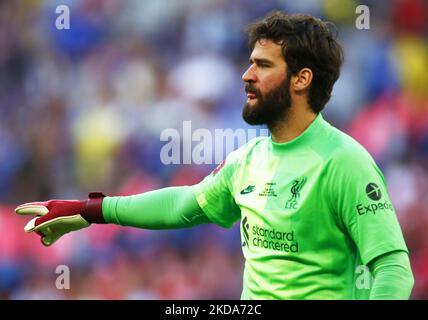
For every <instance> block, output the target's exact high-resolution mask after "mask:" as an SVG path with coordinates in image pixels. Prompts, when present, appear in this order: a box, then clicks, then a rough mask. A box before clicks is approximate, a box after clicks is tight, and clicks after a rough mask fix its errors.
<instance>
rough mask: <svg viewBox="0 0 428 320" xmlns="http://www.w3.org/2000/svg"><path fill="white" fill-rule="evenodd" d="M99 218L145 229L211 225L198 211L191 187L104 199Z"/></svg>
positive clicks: (171, 188)
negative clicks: (101, 215)
mask: <svg viewBox="0 0 428 320" xmlns="http://www.w3.org/2000/svg"><path fill="white" fill-rule="evenodd" d="M102 214H103V217H104V219H105V221H106V222H107V223H114V224H119V225H123V226H132V227H138V228H145V229H177V228H187V227H192V226H195V225H198V224H202V223H209V222H211V221H210V220H209V219H208V217H207V216H206V215H205V213H204V212H203V211H202V209H201V208H200V207H199V205H198V202H197V201H196V197H195V194H194V192H193V187H192V186H190V187H189V186H183V187H169V188H164V189H159V190H155V191H150V192H146V193H142V194H138V195H133V196H128V197H106V198H104V201H103V203H102Z"/></svg>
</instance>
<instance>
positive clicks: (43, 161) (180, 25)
mask: <svg viewBox="0 0 428 320" xmlns="http://www.w3.org/2000/svg"><path fill="white" fill-rule="evenodd" d="M60 4H66V5H68V6H69V7H70V10H71V29H70V30H57V29H56V28H55V19H56V17H57V16H58V15H56V14H55V8H56V6H57V5H60ZM358 4H366V5H368V6H369V8H370V14H371V17H370V18H371V20H370V27H371V29H370V30H357V29H356V28H355V19H356V17H357V15H356V14H355V8H356V6H357V5H358ZM272 9H282V10H285V11H288V12H305V13H310V14H314V15H316V16H318V17H321V18H324V19H327V20H331V21H333V22H335V24H336V25H337V27H338V29H339V33H340V36H339V39H340V41H341V42H342V44H343V45H344V48H345V54H346V62H345V64H344V67H343V69H342V74H341V77H340V79H339V81H338V82H337V84H336V86H335V88H334V92H333V94H334V96H333V98H332V100H331V102H330V103H329V104H328V105H327V107H326V109H325V111H324V116H325V118H327V120H329V121H330V122H331V123H333V124H334V125H335V126H337V127H339V128H340V129H342V130H344V131H346V132H347V133H349V134H351V135H352V136H353V137H354V138H356V139H357V140H358V141H359V142H361V143H362V144H363V145H364V146H365V147H366V148H367V149H368V150H369V152H370V153H371V154H372V155H373V156H374V158H375V160H376V161H377V163H378V164H379V166H380V167H381V169H382V170H383V172H384V173H385V176H386V180H387V185H388V190H389V192H390V196H391V198H392V202H393V204H394V206H395V208H396V210H397V215H398V218H399V220H400V222H401V226H402V229H403V231H404V234H405V238H406V241H407V244H408V247H409V248H410V251H411V263H412V268H413V272H414V275H415V280H416V284H415V287H414V290H413V294H412V298H413V299H427V298H428V237H427V236H426V234H427V230H428V27H427V22H426V21H427V20H428V4H427V1H422V0H393V1H365V2H358V1H354V0H340V1H339V0H326V1H316V0H300V1H280V0H278V1H258V0H237V1H223V0H220V1H219V0H215V1H214V0H212V1H211V0H203V1H202V0H179V1H178V0H177V1H166V0H162V1H152V0H147V1H141V0H131V1H117V0H85V1H83V0H82V1H65V0H64V1H31V0H28V1H27V0H25V1H24V0H21V1H1V2H0V17H1V18H0V26H1V27H0V114H1V116H0V298H2V299H88V298H89V299H92V298H96V299H198V298H199V299H209V298H213V299H219V298H224V299H233V298H239V295H240V291H241V286H242V268H243V261H242V255H241V248H240V238H239V230H238V225H235V226H234V227H233V228H232V229H231V230H224V229H221V228H219V227H217V226H214V225H206V226H200V227H197V228H194V229H186V230H174V231H146V230H139V229H132V228H122V227H118V226H110V225H108V226H92V227H91V228H88V229H85V230H82V231H80V232H76V233H74V234H71V235H67V236H66V237H64V238H63V239H61V240H60V241H58V243H57V244H56V245H54V246H53V247H50V248H44V247H43V246H42V245H41V244H40V243H39V240H38V237H37V236H36V235H32V234H25V233H24V232H23V227H24V225H25V223H26V221H27V220H28V219H27V218H23V217H17V216H16V215H15V214H14V213H13V208H14V207H15V206H16V205H17V204H20V203H23V202H28V201H34V200H44V199H51V198H63V199H75V198H78V199H83V198H84V197H85V196H86V193H87V192H88V191H92V190H102V191H104V192H106V193H108V194H111V195H119V194H121V195H127V194H133V193H139V192H144V191H148V190H151V189H154V188H160V187H164V186H171V185H182V184H192V183H196V182H198V181H199V180H201V179H202V178H203V177H204V176H205V175H206V174H208V173H209V172H210V171H211V170H212V169H213V167H214V166H215V164H213V165H204V166H201V165H164V164H162V163H161V161H160V159H159V151H160V148H161V147H162V146H163V145H164V144H165V142H161V141H160V139H159V136H160V133H161V131H162V130H164V129H166V128H177V130H179V131H180V132H181V127H182V121H183V120H191V121H192V128H194V129H196V128H209V129H210V130H213V129H215V128H232V129H236V128H247V127H246V126H245V125H244V122H243V121H242V120H241V115H240V114H241V109H242V105H243V103H244V100H245V94H244V90H243V84H242V81H241V75H242V73H243V72H244V70H245V69H246V67H247V66H248V54H249V52H248V49H247V45H246V37H245V34H244V33H243V28H244V26H245V25H246V24H247V23H248V22H250V21H252V20H254V19H258V18H260V17H261V16H263V15H264V14H266V13H267V12H268V11H270V10H272ZM58 265H67V266H69V267H70V270H71V283H70V286H71V288H70V290H56V289H55V279H56V277H57V274H55V268H56V266H58Z"/></svg>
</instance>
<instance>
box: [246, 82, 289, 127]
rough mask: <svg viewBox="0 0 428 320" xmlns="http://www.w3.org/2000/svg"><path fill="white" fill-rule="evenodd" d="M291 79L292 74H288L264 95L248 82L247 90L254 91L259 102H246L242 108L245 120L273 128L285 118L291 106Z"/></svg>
mask: <svg viewBox="0 0 428 320" xmlns="http://www.w3.org/2000/svg"><path fill="white" fill-rule="evenodd" d="M290 79H291V76H290V75H288V74H287V77H286V78H285V79H284V81H282V82H281V83H280V84H279V85H278V86H277V87H276V88H274V89H272V90H271V91H269V92H268V93H267V94H266V95H262V94H261V93H260V91H259V90H257V89H256V88H253V87H252V85H251V83H247V84H246V85H245V91H246V92H247V93H254V94H255V95H256V98H257V102H256V103H255V104H253V105H250V103H249V102H247V103H245V105H244V109H243V110H242V118H244V120H245V122H247V123H248V124H251V125H261V124H266V125H267V126H268V127H269V128H271V127H273V126H275V124H276V123H277V122H279V121H281V120H283V119H285V117H286V116H287V112H288V111H289V109H290V107H291V96H290V91H289V90H290Z"/></svg>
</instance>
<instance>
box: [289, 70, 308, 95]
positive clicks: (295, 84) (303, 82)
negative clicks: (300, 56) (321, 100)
mask: <svg viewBox="0 0 428 320" xmlns="http://www.w3.org/2000/svg"><path fill="white" fill-rule="evenodd" d="M312 79H313V73H312V70H311V69H309V68H303V69H301V70H300V71H299V72H298V73H297V74H296V75H294V76H292V77H291V85H292V88H293V90H295V91H296V92H297V93H303V92H304V91H306V90H307V89H309V86H310V85H311V83H312Z"/></svg>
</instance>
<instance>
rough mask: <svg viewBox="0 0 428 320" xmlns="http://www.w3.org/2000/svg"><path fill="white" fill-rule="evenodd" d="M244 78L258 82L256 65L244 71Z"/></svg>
mask: <svg viewBox="0 0 428 320" xmlns="http://www.w3.org/2000/svg"><path fill="white" fill-rule="evenodd" d="M242 80H243V81H244V82H256V80H257V77H256V74H255V72H254V65H251V66H250V67H249V68H248V69H247V71H245V72H244V74H243V75H242Z"/></svg>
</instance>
